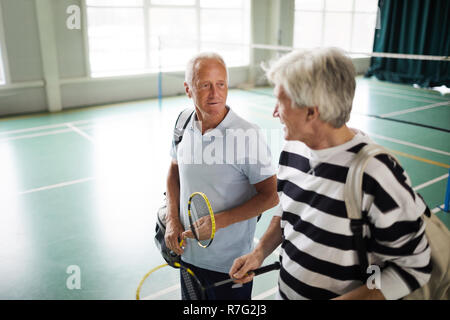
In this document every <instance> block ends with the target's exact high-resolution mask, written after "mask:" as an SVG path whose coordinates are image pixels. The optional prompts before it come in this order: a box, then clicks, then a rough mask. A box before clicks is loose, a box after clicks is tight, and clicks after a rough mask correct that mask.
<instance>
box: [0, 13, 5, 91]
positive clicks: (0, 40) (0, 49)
mask: <svg viewBox="0 0 450 320" xmlns="http://www.w3.org/2000/svg"><path fill="white" fill-rule="evenodd" d="M5 51H6V47H5V39H4V36H3V20H2V7H1V4H0V85H4V84H6V71H5V67H4V63H5V61H6V59H5V57H6V52H5Z"/></svg>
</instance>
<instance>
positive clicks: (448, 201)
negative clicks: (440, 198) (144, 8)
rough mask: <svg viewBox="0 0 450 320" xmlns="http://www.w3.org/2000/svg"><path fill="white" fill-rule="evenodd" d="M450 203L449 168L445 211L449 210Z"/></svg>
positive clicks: (449, 171)
mask: <svg viewBox="0 0 450 320" xmlns="http://www.w3.org/2000/svg"><path fill="white" fill-rule="evenodd" d="M449 204H450V169H449V170H448V177H447V188H446V190H445V200H444V211H445V212H449Z"/></svg>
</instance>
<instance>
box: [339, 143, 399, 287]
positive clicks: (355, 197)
mask: <svg viewBox="0 0 450 320" xmlns="http://www.w3.org/2000/svg"><path fill="white" fill-rule="evenodd" d="M379 154H387V155H389V156H392V157H393V158H394V159H396V158H395V157H394V156H393V155H392V154H391V153H390V152H389V151H388V150H387V149H385V148H383V147H382V146H379V145H376V144H367V145H365V146H364V147H362V148H361V150H360V151H359V152H358V153H357V154H356V156H355V158H354V159H353V160H352V162H351V164H350V167H349V170H348V173H347V179H346V181H345V186H344V201H345V207H346V209H347V216H348V217H349V218H350V219H351V221H350V229H351V231H352V232H353V235H354V237H353V239H354V243H355V247H356V251H357V254H358V260H359V266H360V277H361V279H362V280H363V281H364V282H365V281H366V280H367V277H368V275H367V268H368V266H369V261H368V258H367V248H366V243H365V241H364V235H363V226H364V224H365V220H364V219H363V217H362V196H363V192H362V180H363V175H364V170H365V169H366V167H367V164H368V163H369V160H370V159H371V158H373V157H375V156H377V155H379ZM396 160H397V159H396ZM397 161H398V160H397Z"/></svg>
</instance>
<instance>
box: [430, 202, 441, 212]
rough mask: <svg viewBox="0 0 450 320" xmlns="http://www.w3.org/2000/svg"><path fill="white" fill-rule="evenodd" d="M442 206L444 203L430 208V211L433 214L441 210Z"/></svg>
mask: <svg viewBox="0 0 450 320" xmlns="http://www.w3.org/2000/svg"><path fill="white" fill-rule="evenodd" d="M443 206H444V204H441V205H439V206H437V207H436V208H434V209H433V210H431V213H434V214H436V213H438V212H439V211H441V210H442V209H441V208H440V207H443Z"/></svg>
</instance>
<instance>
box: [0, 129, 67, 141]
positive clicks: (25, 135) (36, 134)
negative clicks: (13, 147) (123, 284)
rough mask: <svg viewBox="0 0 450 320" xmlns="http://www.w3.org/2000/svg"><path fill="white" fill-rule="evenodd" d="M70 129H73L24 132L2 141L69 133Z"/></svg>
mask: <svg viewBox="0 0 450 320" xmlns="http://www.w3.org/2000/svg"><path fill="white" fill-rule="evenodd" d="M70 131H71V129H60V130H53V131H45V132H38V133H30V134H24V135H21V136H15V137H9V138H3V139H0V143H2V142H7V141H13V140H21V139H31V138H36V137H43V136H49V135H54V134H60V133H67V132H70Z"/></svg>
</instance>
